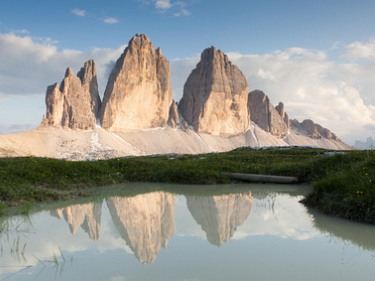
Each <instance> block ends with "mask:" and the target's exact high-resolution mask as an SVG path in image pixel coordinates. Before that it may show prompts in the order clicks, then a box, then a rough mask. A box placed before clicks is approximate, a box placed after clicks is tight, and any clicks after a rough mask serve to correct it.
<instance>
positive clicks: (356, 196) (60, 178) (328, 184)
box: [0, 148, 375, 223]
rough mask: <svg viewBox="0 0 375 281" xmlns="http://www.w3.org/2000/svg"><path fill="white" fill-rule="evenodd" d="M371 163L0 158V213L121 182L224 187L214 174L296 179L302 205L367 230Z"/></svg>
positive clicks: (343, 157)
mask: <svg viewBox="0 0 375 281" xmlns="http://www.w3.org/2000/svg"><path fill="white" fill-rule="evenodd" d="M373 158H374V155H373V151H365V152H361V151H350V152H345V153H327V151H326V150H322V149H311V148H286V149H277V148H270V149H264V150H251V149H237V150H234V151H231V152H227V153H212V154H205V155H160V156H147V157H133V158H119V159H110V160H101V161H86V162H69V161H64V160H57V159H46V158H32V157H28V158H2V159H0V207H1V202H2V205H3V206H4V205H6V206H12V205H22V206H25V204H26V203H30V202H31V203H33V202H42V201H51V200H59V199H68V198H72V197H77V196H82V195H85V194H87V192H86V191H88V190H92V188H93V187H98V186H108V185H113V184H120V183H126V182H163V183H183V184H217V183H229V182H230V179H229V178H228V177H227V176H224V175H223V174H222V173H223V172H239V173H254V174H270V175H284V176H295V177H298V178H299V180H300V181H302V182H310V183H313V184H314V186H315V189H314V192H313V194H312V195H311V196H309V197H308V198H307V200H306V202H307V204H310V205H313V206H318V207H319V208H321V209H323V210H324V211H326V212H330V213H334V214H337V215H340V216H344V217H347V218H351V219H356V220H362V221H366V222H370V223H375V219H374V217H375V210H374V209H375V207H374V205H375V204H373V202H374V200H375V194H374V192H375V191H374V189H375V188H374V182H375V178H374V177H375V175H374V170H375V167H374V160H373ZM89 188H90V189H89ZM179 188H181V187H179ZM197 188H198V187H197ZM199 188H202V187H199ZM183 189H184V190H177V192H179V193H187V192H189V190H188V189H191V186H190V187H186V188H183ZM203 189H204V188H203ZM175 191H176V190H175ZM202 191H203V190H202ZM129 192H130V193H132V192H134V193H136V192H139V190H133V191H129ZM27 210H28V208H26V209H24V212H27Z"/></svg>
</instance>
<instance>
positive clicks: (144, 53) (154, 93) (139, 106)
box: [100, 34, 173, 131]
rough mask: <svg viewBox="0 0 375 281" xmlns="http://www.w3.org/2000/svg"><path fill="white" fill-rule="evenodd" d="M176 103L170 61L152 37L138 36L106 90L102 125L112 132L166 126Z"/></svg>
mask: <svg viewBox="0 0 375 281" xmlns="http://www.w3.org/2000/svg"><path fill="white" fill-rule="evenodd" d="M171 106H173V101H172V88H171V82H170V67H169V62H168V61H167V59H166V58H165V57H164V55H163V54H162V52H161V50H160V48H158V49H155V48H154V46H153V45H152V43H151V42H150V40H149V38H148V37H147V36H146V35H143V34H137V35H135V36H134V37H133V38H132V39H131V40H130V41H129V43H128V46H127V47H126V49H125V51H124V53H123V54H122V55H121V57H120V58H119V59H118V60H117V62H116V65H115V67H114V69H113V70H112V73H111V75H110V76H109V80H108V83H107V87H106V89H105V93H104V98H103V105H102V108H101V110H100V118H101V124H102V127H103V128H104V129H107V130H110V131H124V130H141V129H148V128H154V127H163V126H166V125H167V123H168V119H169V111H170V108H171Z"/></svg>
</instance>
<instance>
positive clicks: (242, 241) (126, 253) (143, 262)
mask: <svg viewBox="0 0 375 281" xmlns="http://www.w3.org/2000/svg"><path fill="white" fill-rule="evenodd" d="M132 186H133V187H134V184H133V185H132ZM135 187H136V186H135ZM161 187H162V185H159V186H158V189H159V190H161V189H160V188H161ZM185 188H186V190H189V193H188V194H189V195H176V194H173V193H170V192H163V191H154V192H148V193H145V194H138V195H133V196H120V195H116V194H115V195H111V196H107V197H105V198H100V199H96V200H94V201H92V202H85V203H79V204H78V203H74V204H72V205H66V206H63V207H61V206H60V207H59V208H52V209H51V208H49V209H48V210H45V211H42V212H38V213H35V214H32V215H30V216H29V217H27V218H26V217H11V218H3V220H2V221H1V222H0V227H1V229H2V231H1V248H0V280H48V281H50V280H110V281H124V280H127V281H128V280H164V281H165V280H181V281H182V280H215V281H216V280H288V281H290V280H314V281H315V280H330V281H334V280H361V281H366V280H371V281H372V280H374V276H375V227H373V226H368V225H363V224H357V223H352V222H348V221H344V220H340V219H335V218H332V217H328V216H324V215H322V214H319V213H317V212H313V211H311V210H308V209H307V208H306V207H305V206H303V205H302V204H301V203H299V201H300V200H301V199H302V198H303V196H304V194H305V193H306V188H307V187H304V186H285V185H282V186H274V185H243V186H239V185H236V190H239V189H240V190H241V192H231V190H232V189H233V186H230V185H228V186H227V188H228V189H227V190H225V188H223V187H221V190H224V191H225V194H219V193H217V192H216V193H214V194H212V195H211V194H210V192H209V191H208V192H207V191H206V192H205V195H204V196H203V195H199V194H195V193H194V192H191V190H192V189H197V188H199V187H197V186H191V187H188V186H186V187H185ZM213 189H214V187H213ZM168 190H171V188H170V186H168ZM179 190H181V188H180V189H179Z"/></svg>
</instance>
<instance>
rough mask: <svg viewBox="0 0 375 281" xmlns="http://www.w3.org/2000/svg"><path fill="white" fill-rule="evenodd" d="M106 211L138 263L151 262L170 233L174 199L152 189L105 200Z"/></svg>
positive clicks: (172, 196)
mask: <svg viewBox="0 0 375 281" xmlns="http://www.w3.org/2000/svg"><path fill="white" fill-rule="evenodd" d="M107 205H108V209H109V212H110V213H111V216H112V220H113V222H114V223H115V226H116V228H117V230H118V231H119V233H120V235H121V237H122V238H123V239H124V240H125V241H126V244H127V245H128V246H129V247H130V249H131V250H132V251H133V252H134V254H135V256H136V257H137V258H138V260H139V261H140V262H142V263H145V264H146V263H151V262H153V261H155V259H156V257H157V254H158V252H159V250H160V248H161V247H166V246H167V243H168V240H169V239H170V238H171V237H172V235H173V233H174V209H175V205H176V198H175V196H174V195H173V194H171V193H165V192H153V193H147V194H142V195H137V196H134V197H112V198H109V199H108V200H107Z"/></svg>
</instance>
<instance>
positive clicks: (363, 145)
mask: <svg viewBox="0 0 375 281" xmlns="http://www.w3.org/2000/svg"><path fill="white" fill-rule="evenodd" d="M354 148H356V149H375V140H373V139H372V137H369V138H367V140H366V141H365V142H362V141H359V140H357V141H355V143H354Z"/></svg>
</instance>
